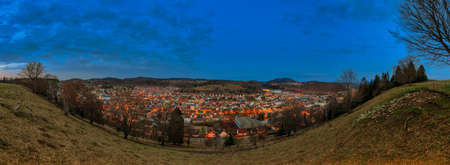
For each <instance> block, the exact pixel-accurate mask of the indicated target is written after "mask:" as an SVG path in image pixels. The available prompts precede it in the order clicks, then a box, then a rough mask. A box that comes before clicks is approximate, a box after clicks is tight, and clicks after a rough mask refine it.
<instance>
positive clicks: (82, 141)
mask: <svg viewBox="0 0 450 165" xmlns="http://www.w3.org/2000/svg"><path fill="white" fill-rule="evenodd" d="M425 88H428V89H432V90H436V91H440V92H443V93H447V94H450V81H436V82H426V83H419V84H413V85H409V86H402V87H398V88H394V89H392V90H390V91H387V92H385V93H383V94H382V95H380V96H378V97H376V98H374V99H373V100H371V101H369V102H367V103H365V104H364V105H362V106H360V107H358V108H357V109H355V111H354V112H353V113H351V114H348V115H345V116H342V117H339V118H338V119H336V120H334V121H332V122H329V123H327V124H324V125H322V126H320V127H318V128H315V129H311V130H310V131H307V132H306V133H305V134H303V135H301V136H298V137H296V138H293V139H289V140H286V141H284V142H281V143H278V144H274V145H271V146H267V147H265V148H259V149H256V150H251V151H242V152H238V153H234V154H232V153H228V154H195V153H186V152H177V151H172V150H168V149H166V148H161V147H158V146H153V147H150V146H144V145H140V144H137V143H134V142H130V141H127V140H124V139H122V138H121V137H118V136H112V135H110V134H108V133H106V132H105V131H103V130H101V129H99V128H96V127H93V126H91V125H89V124H88V123H86V122H84V121H81V120H79V119H76V118H73V117H67V116H64V114H63V112H62V111H61V110H60V109H58V108H57V107H55V106H54V105H52V104H50V103H48V102H47V101H45V100H44V99H42V98H40V97H38V96H35V95H33V94H31V93H30V92H29V91H27V90H26V89H24V88H22V87H19V86H16V85H8V84H0V164H24V163H29V164H446V163H448V161H449V159H450V158H449V155H450V153H449V151H450V149H449V142H450V135H449V134H448V132H449V112H450V110H449V109H448V107H447V108H440V109H437V110H436V109H432V110H427V111H423V112H421V113H422V115H421V116H420V117H417V118H414V119H413V120H411V123H410V126H409V127H410V128H411V131H409V132H406V133H405V131H402V128H403V124H398V122H400V121H403V118H402V115H400V117H399V118H395V117H392V118H388V119H387V120H386V121H385V122H382V123H375V122H372V121H367V122H364V123H359V124H357V125H355V124H354V121H355V120H356V119H357V118H358V117H359V116H360V114H362V113H364V112H366V111H368V110H369V109H371V108H373V107H374V106H375V105H378V104H382V103H386V102H387V100H390V99H393V98H395V97H401V95H402V94H405V93H407V92H410V91H415V90H417V89H421V90H423V89H425ZM21 99H28V101H27V105H28V106H29V107H30V108H32V109H33V112H31V113H30V112H28V111H26V110H22V112H21V113H19V114H18V113H16V114H14V113H12V112H11V110H10V109H11V107H15V104H17V102H18V100H21ZM448 101H449V100H448V98H443V101H441V103H442V105H445V104H447V103H448ZM424 108H425V109H426V108H429V107H424ZM433 110H434V111H433Z"/></svg>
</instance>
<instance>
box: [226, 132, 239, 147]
mask: <svg viewBox="0 0 450 165" xmlns="http://www.w3.org/2000/svg"><path fill="white" fill-rule="evenodd" d="M235 144H236V142H235V140H234V137H233V135H232V134H230V136H228V138H227V140H225V143H224V145H225V146H226V147H228V146H232V145H235Z"/></svg>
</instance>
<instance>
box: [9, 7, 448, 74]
mask: <svg viewBox="0 0 450 165" xmlns="http://www.w3.org/2000/svg"><path fill="white" fill-rule="evenodd" d="M401 2H402V0H309V1H308V0H277V1H274V0H227V1H211V0H130V1H122V0H95V1H94V0H64V1H60V0H33V1H31V0H0V74H1V75H9V76H11V75H15V74H16V73H17V72H18V71H20V69H21V68H23V67H24V66H25V64H26V63H27V62H30V61H39V62H42V63H44V65H45V66H46V70H47V72H48V73H51V74H55V75H57V76H58V77H59V78H60V79H70V78H83V79H87V78H102V77H118V78H127V77H155V78H206V79H225V80H258V81H267V80H271V79H274V78H280V77H289V78H293V79H295V80H298V81H313V80H315V81H336V79H337V77H338V76H339V74H340V73H341V72H342V71H343V70H345V69H348V68H352V69H353V70H354V71H356V72H357V74H358V75H359V77H362V76H367V77H372V76H374V75H375V74H377V73H381V72H388V71H392V67H393V66H394V65H395V64H396V63H397V61H398V60H399V59H402V58H404V57H406V56H407V55H408V50H407V48H406V46H405V44H404V43H402V42H401V41H398V40H397V39H395V38H394V37H393V36H392V35H391V34H390V31H399V28H398V26H397V24H396V21H398V19H397V15H398V13H397V9H398V6H399V4H401ZM426 68H427V71H428V75H429V77H430V78H431V79H450V68H449V67H444V66H432V65H426Z"/></svg>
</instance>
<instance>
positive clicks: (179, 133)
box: [169, 108, 184, 144]
mask: <svg viewBox="0 0 450 165" xmlns="http://www.w3.org/2000/svg"><path fill="white" fill-rule="evenodd" d="M181 114H182V113H181V111H180V109H179V108H176V109H175V110H174V111H172V113H171V114H170V119H169V141H170V142H172V143H173V144H183V138H184V119H183V117H182V116H181Z"/></svg>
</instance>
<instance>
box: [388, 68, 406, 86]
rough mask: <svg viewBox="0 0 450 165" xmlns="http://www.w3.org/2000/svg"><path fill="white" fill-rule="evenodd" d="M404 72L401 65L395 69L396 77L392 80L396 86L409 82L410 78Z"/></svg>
mask: <svg viewBox="0 0 450 165" xmlns="http://www.w3.org/2000/svg"><path fill="white" fill-rule="evenodd" d="M403 70H404V69H403V68H402V67H401V66H400V65H397V67H396V68H395V71H394V75H393V76H392V79H391V82H392V84H393V85H394V86H400V85H403V84H406V83H407V82H408V78H407V77H406V75H405V74H404V71H403Z"/></svg>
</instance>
